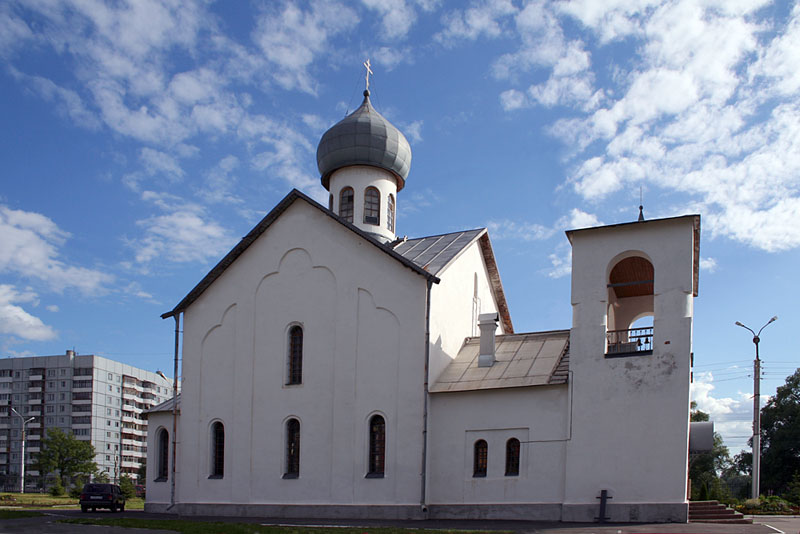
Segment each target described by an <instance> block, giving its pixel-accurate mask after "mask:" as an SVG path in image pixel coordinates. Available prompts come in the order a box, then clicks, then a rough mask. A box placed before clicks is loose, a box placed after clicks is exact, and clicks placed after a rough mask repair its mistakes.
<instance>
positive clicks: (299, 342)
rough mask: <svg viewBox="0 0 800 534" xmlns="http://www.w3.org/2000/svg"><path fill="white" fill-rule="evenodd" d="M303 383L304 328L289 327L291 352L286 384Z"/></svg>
mask: <svg viewBox="0 0 800 534" xmlns="http://www.w3.org/2000/svg"><path fill="white" fill-rule="evenodd" d="M302 383H303V329H302V328H301V327H300V326H298V325H294V326H293V327H291V328H290V329H289V354H288V358H287V366H286V385H287V386H288V385H291V384H302Z"/></svg>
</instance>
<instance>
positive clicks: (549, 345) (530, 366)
mask: <svg viewBox="0 0 800 534" xmlns="http://www.w3.org/2000/svg"><path fill="white" fill-rule="evenodd" d="M479 353H480V337H471V338H467V340H466V341H465V342H464V345H463V346H462V347H461V350H459V351H458V355H457V356H456V357H455V358H454V359H453V361H452V362H450V364H449V365H448V366H447V368H446V369H445V370H444V371H442V374H441V375H440V376H439V378H438V379H437V380H436V383H434V384H433V386H431V388H430V390H429V391H430V392H431V393H446V392H454V391H478V390H486V389H504V388H514V387H526V386H552V385H558V384H566V383H567V380H568V373H569V330H553V331H549V332H532V333H528V334H511V335H501V336H495V362H494V364H493V365H492V366H491V367H478V356H479Z"/></svg>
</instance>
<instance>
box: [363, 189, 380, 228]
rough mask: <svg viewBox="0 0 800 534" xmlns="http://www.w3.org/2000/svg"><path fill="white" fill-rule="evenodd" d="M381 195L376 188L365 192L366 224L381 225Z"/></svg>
mask: <svg viewBox="0 0 800 534" xmlns="http://www.w3.org/2000/svg"><path fill="white" fill-rule="evenodd" d="M380 220H381V194H380V193H379V192H378V190H377V189H375V188H374V187H368V188H367V189H366V191H364V224H380Z"/></svg>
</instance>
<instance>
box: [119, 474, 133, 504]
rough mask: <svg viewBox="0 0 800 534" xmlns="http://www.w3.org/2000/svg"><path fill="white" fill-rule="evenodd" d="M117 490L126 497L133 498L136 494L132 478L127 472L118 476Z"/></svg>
mask: <svg viewBox="0 0 800 534" xmlns="http://www.w3.org/2000/svg"><path fill="white" fill-rule="evenodd" d="M119 490H120V491H121V492H122V494H123V495H124V496H125V498H126V499H133V498H134V497H135V496H136V487H135V486H134V485H133V479H132V478H131V477H130V476H129V475H128V474H127V473H125V474H123V475H122V476H121V477H119Z"/></svg>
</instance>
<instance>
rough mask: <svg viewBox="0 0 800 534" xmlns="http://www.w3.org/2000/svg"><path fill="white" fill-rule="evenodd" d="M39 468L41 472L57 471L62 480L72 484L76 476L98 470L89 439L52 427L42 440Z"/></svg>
mask: <svg viewBox="0 0 800 534" xmlns="http://www.w3.org/2000/svg"><path fill="white" fill-rule="evenodd" d="M37 469H38V470H39V473H41V474H45V473H51V472H55V471H57V472H58V476H59V478H60V479H61V480H62V481H63V480H66V482H67V484H71V483H72V480H73V478H74V477H75V476H78V475H89V474H92V473H94V472H95V471H97V464H96V463H95V462H94V447H93V446H92V444H91V443H89V442H88V441H80V440H79V439H76V438H75V436H73V435H72V434H71V433H65V432H63V431H62V430H61V429H59V428H51V429H49V430H48V431H47V436H46V437H45V438H44V439H43V440H42V451H41V452H40V453H39V456H38V459H37Z"/></svg>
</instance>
